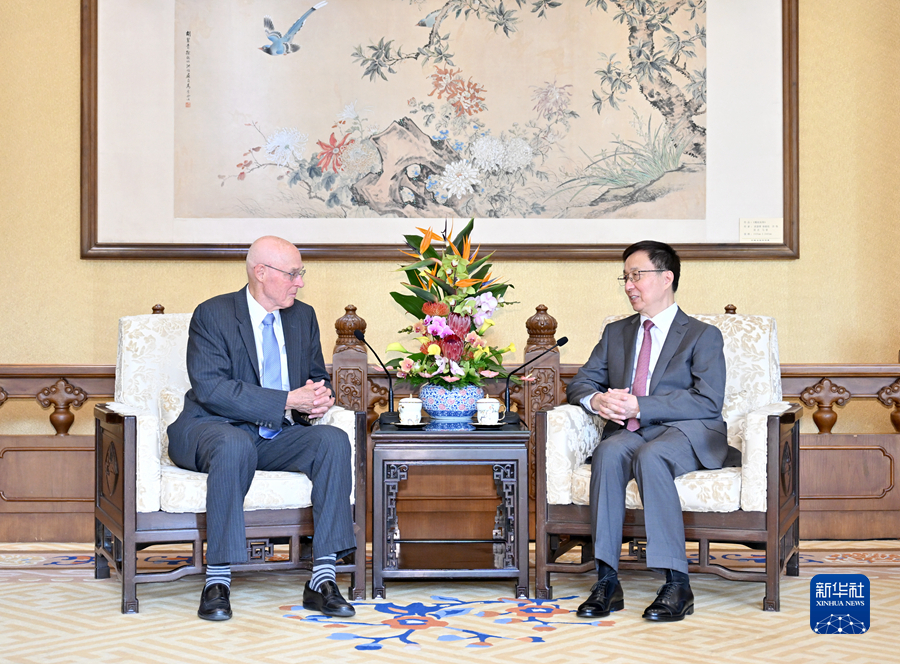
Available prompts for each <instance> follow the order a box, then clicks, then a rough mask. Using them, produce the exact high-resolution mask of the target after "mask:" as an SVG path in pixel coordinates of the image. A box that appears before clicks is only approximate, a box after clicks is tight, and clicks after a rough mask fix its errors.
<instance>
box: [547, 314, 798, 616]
mask: <svg viewBox="0 0 900 664" xmlns="http://www.w3.org/2000/svg"><path fill="white" fill-rule="evenodd" d="M623 317H624V316H611V317H608V318H607V319H606V320H605V321H604V323H603V326H604V327H605V326H606V325H608V324H609V323H611V322H613V321H615V320H618V319H620V318H623ZM695 318H697V319H699V320H701V321H703V322H705V323H709V324H711V325H715V326H716V327H718V328H719V329H720V330H721V331H722V336H723V338H724V343H725V364H726V371H727V377H726V384H725V403H724V406H723V409H722V415H723V417H724V419H725V422H726V424H727V426H728V444H729V445H731V446H732V447H733V448H735V449H736V450H738V451H740V452H741V465H740V466H738V467H726V468H722V469H719V470H699V471H695V472H691V473H687V474H686V475H682V476H681V477H678V478H677V479H676V480H675V485H676V487H677V489H678V495H679V498H680V499H681V509H682V514H683V517H684V526H685V537H686V539H687V540H688V541H693V542H697V543H698V544H699V549H698V560H697V562H692V563H691V564H690V566H689V567H690V571H691V572H707V573H713V574H718V575H719V576H722V577H724V578H726V579H732V580H738V581H760V582H765V584H766V593H765V598H764V601H763V608H764V609H766V610H771V611H777V610H779V581H780V576H781V574H782V573H784V572H785V571H786V573H787V574H788V575H791V576H796V575H797V574H799V556H798V551H799V550H798V546H799V515H800V504H799V490H798V481H799V464H798V461H799V419H800V416H801V412H802V409H801V407H800V406H799V405H797V404H790V403H787V402H784V401H782V398H781V397H782V395H781V373H780V367H779V362H778V338H777V333H776V326H775V320H774V319H773V318H769V317H767V316H749V315H739V314H719V315H698V316H695ZM604 424H605V421H604V420H603V419H602V418H600V417H599V416H596V415H590V414H589V413H587V412H586V411H585V410H584V409H583V408H581V407H578V406H572V405H562V406H557V407H556V408H553V409H551V410H549V411H544V412H541V413H538V414H537V418H536V421H535V439H536V453H535V454H536V457H535V463H536V475H537V477H536V507H535V515H536V564H535V576H536V581H535V593H536V596H537V597H538V598H552V587H551V585H550V574H551V573H554V572H585V571H588V570H591V569H593V566H594V559H593V554H592V546H591V526H590V524H591V517H590V511H589V507H588V504H589V494H590V476H591V466H590V464H589V463H586V461H587V459H588V457H590V456H591V453H592V452H593V450H594V448H595V447H596V445H597V443H599V441H600V438H601V435H602V432H603V427H604ZM626 508H627V511H626V517H625V527H624V532H623V539H624V540H626V541H630V542H631V544H630V547H629V549H630V553H631V555H630V556H628V557H625V558H622V559H621V561H620V567H621V568H638V569H642V568H644V567H645V561H644V551H643V542H646V533H645V531H644V527H643V510H642V505H641V499H640V495H639V493H638V490H637V485H636V483H635V481H634V480H632V481H631V482H630V483H629V485H628V488H627V490H626ZM710 542H721V543H738V544H745V545H747V546H750V547H751V548H755V549H764V550H765V555H766V562H765V571H756V570H752V569H746V568H743V569H735V568H729V567H727V566H725V565H723V564H720V563H719V562H715V563H714V562H711V557H710ZM579 546H580V547H581V556H580V560H575V561H571V557H572V556H571V554H570V555H569V556H565V559H564V560H561V559H560V558H561V557H563V555H564V554H566V553H568V552H570V551H574V550H577V547H579Z"/></svg>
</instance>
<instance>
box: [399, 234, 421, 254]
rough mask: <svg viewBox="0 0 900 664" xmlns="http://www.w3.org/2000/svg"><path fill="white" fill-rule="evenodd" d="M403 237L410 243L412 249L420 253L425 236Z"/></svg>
mask: <svg viewBox="0 0 900 664" xmlns="http://www.w3.org/2000/svg"><path fill="white" fill-rule="evenodd" d="M403 239H404V240H406V244H407V245H409V247H410V249H412V250H413V251H415V252H416V253H419V247H421V246H422V240H424V239H425V237H424V236H422V235H404V236H403Z"/></svg>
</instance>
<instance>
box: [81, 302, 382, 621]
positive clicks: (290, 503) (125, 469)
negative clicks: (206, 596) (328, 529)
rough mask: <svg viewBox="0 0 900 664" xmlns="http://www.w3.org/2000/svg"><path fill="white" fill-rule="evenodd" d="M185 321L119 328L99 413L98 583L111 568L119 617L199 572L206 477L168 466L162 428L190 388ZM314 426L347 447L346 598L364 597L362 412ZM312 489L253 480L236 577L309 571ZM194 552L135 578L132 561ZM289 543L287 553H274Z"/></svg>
mask: <svg viewBox="0 0 900 664" xmlns="http://www.w3.org/2000/svg"><path fill="white" fill-rule="evenodd" d="M190 320H191V315H190V314H162V315H159V314H151V315H145V316H127V317H125V318H122V319H120V321H119V346H118V356H117V361H116V387H115V402H113V403H107V404H101V405H98V406H97V407H96V408H95V418H96V432H95V452H96V477H95V484H96V487H95V501H94V517H95V556H94V559H95V572H94V573H95V577H96V578H107V577H109V574H110V567H112V568H113V569H114V570H115V571H116V573H117V575H118V576H119V577H120V579H121V581H122V612H123V613H137V611H138V600H137V594H136V590H137V588H136V586H137V584H140V583H155V582H161V581H171V580H174V579H178V578H181V577H183V576H186V575H189V574H200V573H202V572H203V571H204V569H205V568H204V564H203V551H204V547H203V544H204V541H205V536H206V533H205V528H206V519H205V517H206V515H205V510H206V474H205V473H198V472H193V471H190V470H185V469H183V468H179V467H178V466H176V465H175V464H174V463H173V462H172V461H171V459H169V456H168V453H167V448H168V436H167V434H166V429H167V427H168V426H169V424H171V423H172V422H173V421H174V420H175V418H176V417H178V414H179V413H180V412H181V409H182V406H183V402H184V395H185V392H186V391H187V390H188V389H189V388H190V382H189V380H188V376H187V368H186V348H187V339H188V326H189V324H190ZM315 424H331V425H334V426H337V427H339V428H341V429H343V430H344V431H346V432H347V435H348V437H349V438H350V442H351V450H352V452H351V454H352V456H351V459H352V470H353V489H352V493H351V495H350V496H349V499H350V501H351V503H352V504H353V508H354V522H355V525H354V528H355V532H356V540H357V542H356V546H357V552H358V553H356V554H352V555H351V556H350V558H351V560H350V561H349V562H348V561H346V560H345V562H344V564H339V565H338V567H337V572H338V573H339V574H340V573H350V575H351V583H350V590H349V595H350V598H351V599H364V598H365V578H366V574H365V532H366V529H365V513H366V512H365V495H366V491H365V480H366V472H365V463H366V453H365V450H366V448H365V444H366V425H365V413H360V412H353V411H350V410H346V409H344V408H341V407H339V406H334V407H332V408H331V409H330V410H329V411H328V412H327V413H326V414H325V415H324V416H323V417H322V418H320V419H319V420H317V421H316V422H315ZM311 490H312V484H311V483H310V481H309V479H308V478H307V477H306V475H304V474H302V473H292V472H273V471H256V474H255V476H254V479H253V483H252V485H251V486H250V490H249V492H248V493H247V496H246V498H245V500H244V512H245V515H244V516H245V523H246V532H247V553H248V560H249V563H248V564H247V565H242V566H241V567H240V568H239V569H242V570H270V569H296V568H302V569H310V568H311V566H312V558H311V551H312V546H311V543H310V538H311V537H312V534H313V519H312V507H311V504H312V503H311V500H310V495H311ZM165 543H170V544H175V543H181V544H185V543H187V544H190V545H191V553H192V555H191V560H190V562H189V563H187V564H186V565H184V566H181V567H178V568H177V569H174V570H169V571H148V570H146V569H138V567H137V553H138V551H140V550H141V549H143V548H146V547H148V546H151V545H157V544H165ZM279 544H286V545H288V547H287V553H286V554H285V553H282V552H276V551H275V549H274V547H275V545H279Z"/></svg>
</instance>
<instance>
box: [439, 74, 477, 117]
mask: <svg viewBox="0 0 900 664" xmlns="http://www.w3.org/2000/svg"><path fill="white" fill-rule="evenodd" d="M484 91H485V89H484V88H483V87H481V86H480V85H478V84H477V83H473V82H472V79H471V78H470V79H469V80H468V82H466V83H463V82H462V81H460V85H459V87H458V88H457V90H456V92H455V93H454V94H453V95H452V96H450V97H448V101H449V102H450V103H451V104H453V108H455V109H456V117H462V115H463V114H466V115H472V114H473V113H479V112H481V111H485V110H487V106H485V104H484V97H482V96H480V95H481V93H483V92H484Z"/></svg>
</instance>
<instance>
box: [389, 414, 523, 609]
mask: <svg viewBox="0 0 900 664" xmlns="http://www.w3.org/2000/svg"><path fill="white" fill-rule="evenodd" d="M530 436H531V432H530V431H528V429H526V428H524V427H522V426H520V425H515V426H509V425H508V426H505V427H502V428H500V429H490V430H475V431H428V430H415V431H409V430H401V429H399V428H398V427H396V426H394V425H392V424H385V425H382V426H380V427H379V426H378V425H376V428H375V429H374V430H373V431H372V443H373V445H374V450H373V464H372V465H373V468H372V474H373V482H372V492H373V494H374V496H373V503H372V520H373V523H372V540H373V542H372V554H373V555H372V595H373V597H376V598H384V597H385V589H384V582H385V580H386V579H507V578H514V579H515V580H516V586H515V593H516V597H528V592H529V591H528V448H527V443H528V440H529V438H530ZM449 465H463V466H472V465H485V466H490V467H491V469H492V472H493V477H494V484H495V486H496V489H497V496H498V498H499V501H500V504H499V505H498V507H497V516H496V518H495V526H494V530H493V533H492V539H490V540H480V541H478V542H475V541H472V540H439V541H437V542H435V541H428V542H423V541H416V540H402V539H399V538H398V537H397V533H398V532H399V523H398V516H397V493H398V491H399V488H400V482H402V481H403V480H405V479H406V477H407V473H408V471H409V469H410V467H412V466H449ZM487 542H490V543H491V544H492V545H493V546H492V547H491V550H492V553H493V556H491V555H482V557H481V560H478V562H483V563H484V564H483V565H482V566H471V565H465V566H464V567H460V566H459V565H458V564H457V565H451V564H449V560H448V559H449V556H447V557H446V558H445V557H444V556H442V555H440V552H441V550H442V549H441V545H448V544H452V545H455V547H457V548H459V547H463V548H466V547H468V548H469V549H473V550H474V548H475V547H476V546H477V545H478V544H480V545H481V549H484V547H485V544H486V543H487ZM401 544H402V549H403V553H404V554H405V555H401V551H400V549H401ZM435 545H437V548H436V550H437V551H438V552H439V555H437V556H436V558H437V560H436V564H435V565H434V566H433V567H428V568H423V567H416V566H415V564H416V560H415V558H416V556H414V555H410V554H411V553H412V552H414V551H415V548H416V547H423V546H432V547H433V546H435ZM444 550H445V551H446V547H445V548H444ZM474 557H475V558H477V555H476V556H474ZM472 558H473V557H472V556H470V557H469V559H470V560H471V559H472ZM491 558H492V560H491Z"/></svg>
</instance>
